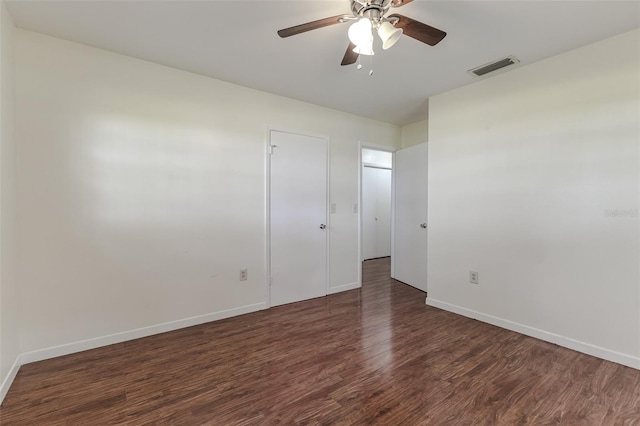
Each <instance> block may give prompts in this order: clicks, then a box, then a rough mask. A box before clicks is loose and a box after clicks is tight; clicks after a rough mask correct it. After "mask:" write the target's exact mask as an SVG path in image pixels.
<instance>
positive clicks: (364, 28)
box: [348, 18, 402, 55]
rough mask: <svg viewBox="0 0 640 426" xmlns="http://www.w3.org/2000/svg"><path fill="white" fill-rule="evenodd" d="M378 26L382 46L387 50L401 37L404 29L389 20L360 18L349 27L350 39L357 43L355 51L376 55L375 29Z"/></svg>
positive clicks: (361, 53)
mask: <svg viewBox="0 0 640 426" xmlns="http://www.w3.org/2000/svg"><path fill="white" fill-rule="evenodd" d="M374 27H377V30H378V36H380V40H382V48H383V49H384V50H387V49H388V48H390V47H391V46H393V45H394V44H396V42H397V41H398V40H399V39H400V36H401V35H402V29H401V28H396V27H394V26H393V24H392V23H391V22H389V21H384V22H381V21H375V22H372V21H371V20H370V19H369V18H360V19H358V20H357V21H356V22H355V23H353V24H351V26H350V27H349V33H348V34H349V41H351V43H353V44H355V46H356V47H355V48H354V49H353V51H354V52H355V53H357V54H359V55H375V53H374V51H373V31H372V30H373V29H374Z"/></svg>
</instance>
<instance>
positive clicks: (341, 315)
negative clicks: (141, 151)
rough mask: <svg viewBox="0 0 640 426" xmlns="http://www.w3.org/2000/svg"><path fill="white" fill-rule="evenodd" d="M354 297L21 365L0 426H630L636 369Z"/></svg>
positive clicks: (438, 313) (379, 289)
mask: <svg viewBox="0 0 640 426" xmlns="http://www.w3.org/2000/svg"><path fill="white" fill-rule="evenodd" d="M424 297H425V295H424V293H422V292H420V291H419V290H416V289H414V288H412V287H409V286H406V285H404V284H402V283H399V282H397V281H394V280H392V279H391V278H389V261H388V259H376V260H372V261H367V262H364V264H363V287H362V289H359V290H352V291H348V292H344V293H339V294H334V295H330V296H327V297H323V298H318V299H313V300H309V301H305V302H300V303H294V304H290V305H285V306H278V307H276V308H272V309H270V310H267V311H261V312H255V313H252V314H247V315H243V316H239V317H235V318H229V319H225V320H221V321H216V322H212V323H208V324H203V325H199V326H195V327H190V328H186V329H182V330H177V331H173V332H169V333H164V334H159V335H156V336H151V337H147V338H144V339H137V340H133V341H128V342H124V343H119V344H116V345H111V346H107V347H104V348H99V349H95V350H91V351H86V352H81V353H77V354H73V355H68V356H64V357H60V358H55V359H51V360H47V361H42V362H37V363H33V364H28V365H24V366H23V367H22V368H21V369H20V371H19V373H18V375H17V377H16V379H15V381H14V384H13V386H12V387H11V389H10V390H9V393H8V394H7V396H6V398H5V401H4V403H3V404H2V406H1V407H0V425H3V426H10V425H83V426H86V425H159V424H160V425H164V424H167V425H169V424H171V425H247V426H248V425H280V424H297V425H376V424H378V425H448V424H451V425H516V424H535V425H539V424H567V425H618V424H620V425H640V371H638V370H634V369H631V368H627V367H623V366H621V365H618V364H614V363H611V362H608V361H603V360H600V359H597V358H593V357H590V356H588V355H584V354H580V353H578V352H575V351H571V350H569V349H565V348H561V347H559V346H556V345H553V344H551V343H547V342H543V341H540V340H537V339H533V338H530V337H527V336H524V335H521V334H518V333H515V332H512V331H508V330H503V329H500V328H498V327H494V326H491V325H488V324H485V323H481V322H479V321H475V320H472V319H469V318H465V317H462V316H459V315H455V314H453V313H450V312H446V311H442V310H439V309H436V308H433V307H429V306H426V305H425V303H424Z"/></svg>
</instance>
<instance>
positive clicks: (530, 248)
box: [427, 30, 640, 368]
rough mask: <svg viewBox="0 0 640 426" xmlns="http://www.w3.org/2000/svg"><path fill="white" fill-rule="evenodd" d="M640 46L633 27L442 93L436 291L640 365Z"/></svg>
mask: <svg viewBox="0 0 640 426" xmlns="http://www.w3.org/2000/svg"><path fill="white" fill-rule="evenodd" d="M639 55H640V30H635V31H632V32H630V33H626V34H623V35H620V36H617V37H614V38H611V39H608V40H604V41H601V42H598V43H595V44H592V45H589V46H586V47H583V48H580V49H577V50H574V51H571V52H568V53H565V54H562V55H559V56H556V57H552V58H549V59H547V60H544V61H541V62H538V63H535V64H532V65H529V66H526V67H522V68H519V69H515V70H513V71H510V72H507V73H505V74H502V75H499V76H496V77H493V78H489V79H486V80H483V81H481V82H478V83H476V84H473V85H470V86H467V87H463V88H460V89H458V90H454V91H452V92H449V93H445V94H442V95H438V96H435V97H433V98H432V99H431V101H430V105H429V109H430V118H429V145H430V149H429V256H428V264H429V274H428V283H429V284H428V285H429V294H428V299H427V303H430V304H432V305H434V306H440V307H443V308H445V309H449V310H452V311H456V312H460V313H463V314H465V315H468V316H472V317H477V318H479V319H482V320H484V321H488V322H493V323H495V324H498V325H501V326H505V327H508V328H512V329H516V330H519V331H522V332H524V333H528V334H532V335H535V336H538V337H541V338H543V339H547V340H550V341H555V342H557V343H560V344H562V345H565V346H569V347H573V348H575V349H578V350H582V351H584V352H587V353H592V354H594V355H596V356H600V357H604V358H608V359H610V360H614V361H617V362H620V363H624V364H627V365H630V366H634V367H636V368H640V270H639V265H640V223H639V222H640V219H639V218H638V208H639V198H640V171H639V169H640V168H639V163H640V161H639V160H640V157H639V144H640V77H639V76H640V59H639ZM616 210H617V211H618V213H617V214H618V216H612V214H611V212H612V211H613V212H615V211H616ZM614 214H615V213H614ZM470 270H473V271H477V272H479V285H472V284H469V275H468V274H469V271H470Z"/></svg>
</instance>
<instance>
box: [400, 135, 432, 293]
mask: <svg viewBox="0 0 640 426" xmlns="http://www.w3.org/2000/svg"><path fill="white" fill-rule="evenodd" d="M427 161H428V149H427V144H426V143H423V144H420V145H415V146H412V147H410V148H406V149H401V150H399V151H396V155H395V164H394V170H395V180H394V194H395V197H394V207H395V216H394V230H395V234H394V253H393V254H392V256H391V259H392V262H393V267H392V274H393V277H392V278H395V279H396V280H398V281H402V282H403V283H406V284H409V285H411V286H413V287H416V288H418V289H420V290H422V291H425V292H426V291H427Z"/></svg>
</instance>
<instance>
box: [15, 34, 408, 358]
mask: <svg viewBox="0 0 640 426" xmlns="http://www.w3.org/2000/svg"><path fill="white" fill-rule="evenodd" d="M15 38H16V96H17V117H18V119H17V138H18V142H19V146H18V209H19V217H20V222H19V234H18V235H19V263H20V267H19V278H20V282H21V287H22V304H21V314H22V316H21V321H22V323H21V324H22V343H23V350H24V352H25V355H24V357H25V361H27V362H28V361H32V360H35V359H41V358H45V357H48V356H53V355H58V354H61V353H67V352H70V351H72V350H80V349H84V348H85V347H93V346H97V345H100V344H105V343H109V342H111V341H118V340H122V339H125V338H131V337H135V336H136V335H144V334H148V333H150V332H156V331H160V330H162V329H170V328H175V327H177V326H184V325H188V324H191V323H197V322H202V321H205V320H211V319H215V318H219V317H223V316H227V315H231V314H238V313H242V312H246V311H251V310H255V309H260V308H262V307H264V303H265V300H266V299H265V296H266V295H265V288H266V287H265V197H264V194H265V146H266V136H267V130H268V128H269V127H270V126H271V127H274V128H284V129H296V130H303V131H307V132H313V133H317V134H324V135H328V136H329V137H330V150H331V160H330V161H331V169H330V175H331V177H330V192H331V199H330V202H331V203H335V204H336V205H337V212H336V213H335V214H332V215H331V223H330V229H331V234H330V239H331V242H330V268H331V269H330V284H331V287H332V291H336V290H339V289H341V288H346V287H349V286H350V285H354V284H355V285H357V280H358V267H359V262H358V251H357V249H358V244H357V243H358V234H357V222H358V218H357V216H358V215H357V214H354V213H353V212H352V208H351V206H352V204H353V203H355V202H357V200H358V188H357V181H358V150H359V147H358V140H368V141H372V142H375V143H376V144H382V145H389V146H394V147H395V146H396V145H397V144H399V140H400V129H399V128H398V127H396V126H393V125H389V124H384V123H380V122H376V121H372V120H369V119H364V118H361V117H357V116H354V115H349V114H345V113H341V112H337V111H333V110H329V109H326V108H321V107H317V106H313V105H310V104H306V103H302V102H298V101H293V100H290V99H286V98H283V97H279V96H275V95H270V94H266V93H262V92H258V91H255V90H250V89H246V88H243V87H239V86H235V85H232V84H228V83H224V82H221V81H217V80H213V79H210V78H206V77H203V76H199V75H194V74H190V73H187V72H183V71H179V70H176V69H171V68H167V67H163V66H159V65H156V64H152V63H149V62H145V61H141V60H137V59H133V58H129V57H125V56H121V55H118V54H114V53H110V52H106V51H102V50H98V49H94V48H91V47H87V46H83V45H78V44H74V43H70V42H66V41H62V40H59V39H55V38H51V37H48V36H44V35H40V34H36V33H32V32H28V31H22V30H18V31H16V35H15ZM240 268H248V270H249V280H248V281H245V282H239V280H238V273H239V269H240ZM172 321H178V322H177V323H173V324H168V325H166V326H164V327H154V326H157V325H158V324H165V323H169V322H172ZM144 327H153V328H151V329H147V330H144V329H143V330H138V331H134V332H130V331H131V330H136V329H140V328H144ZM123 332H124V333H125V334H123V335H115V336H110V337H104V336H109V335H112V334H114V333H123ZM127 332H128V333H127ZM96 338H98V340H95V341H88V342H82V341H84V340H86V339H96ZM74 342H75V343H74ZM78 342H79V343H78ZM58 345H62V347H59V348H56V346H58Z"/></svg>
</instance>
